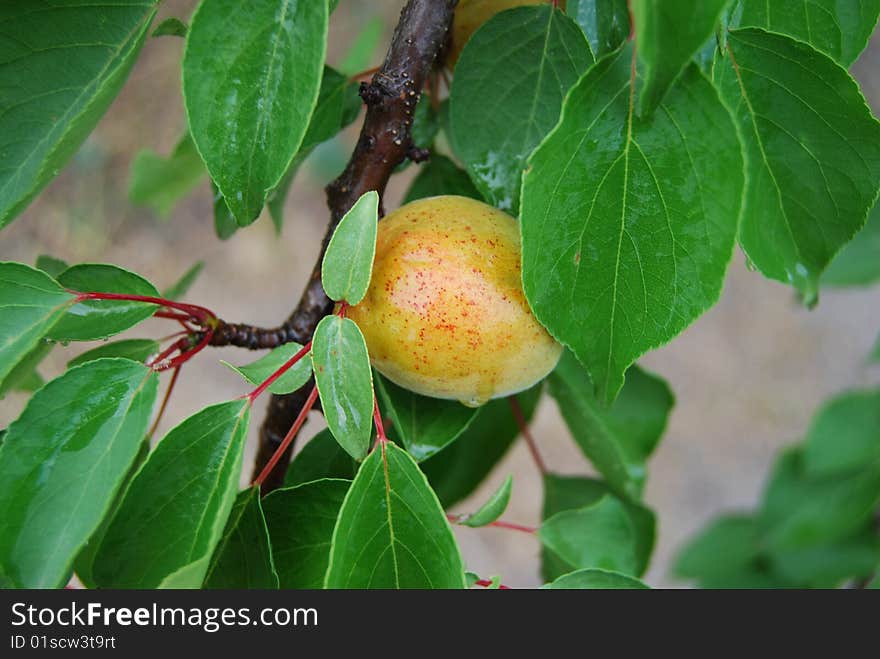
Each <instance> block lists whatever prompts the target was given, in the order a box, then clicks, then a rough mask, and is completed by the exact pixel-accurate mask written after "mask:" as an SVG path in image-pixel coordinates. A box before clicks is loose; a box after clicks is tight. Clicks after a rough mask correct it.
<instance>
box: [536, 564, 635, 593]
mask: <svg viewBox="0 0 880 659" xmlns="http://www.w3.org/2000/svg"><path fill="white" fill-rule="evenodd" d="M542 588H547V589H549V590H644V589H647V588H648V586H646V585H645V584H644V582H642V581H639V580H638V579H633V578H632V577H628V576H626V575H625V574H620V573H619V572H609V571H608V570H596V569H586V570H577V571H576V572H570V573H568V574H563V575H562V576H561V577H559V578H558V579H555V580H554V581H552V582H550V583H548V584H545V585H544V586H542Z"/></svg>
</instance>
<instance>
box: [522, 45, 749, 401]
mask: <svg viewBox="0 0 880 659" xmlns="http://www.w3.org/2000/svg"><path fill="white" fill-rule="evenodd" d="M632 63H633V51H632V47H631V46H629V47H627V48H625V49H624V50H623V51H621V52H620V53H618V54H616V55H609V56H608V57H606V58H605V59H603V60H601V61H600V62H599V63H597V64H596V66H594V67H593V68H591V69H590V71H589V72H588V73H587V74H586V75H585V76H584V77H583V78H581V80H580V81H579V82H578V83H577V85H576V86H575V87H574V88H572V90H571V93H569V95H568V97H567V98H566V101H565V108H564V109H563V113H562V119H561V120H560V122H559V124H558V125H557V127H556V129H555V130H554V131H553V132H552V133H551V134H550V135H549V136H548V137H547V139H545V140H544V142H543V143H542V144H541V146H540V147H538V149H537V150H536V151H535V153H534V154H533V155H532V157H531V158H530V160H529V163H530V166H531V168H530V170H529V171H528V173H527V174H526V176H525V177H524V181H523V204H522V213H521V221H522V240H523V288H524V289H525V292H526V296H527V297H528V300H529V303H530V304H531V307H532V310H533V311H534V312H535V315H536V316H537V318H538V320H539V321H541V323H542V324H543V325H544V326H545V327H547V329H548V330H549V331H550V333H551V334H552V335H553V336H554V337H555V338H556V339H557V340H559V341H560V342H561V343H563V344H565V345H567V346H568V347H569V348H571V349H572V351H573V352H574V353H575V355H577V357H578V359H579V360H580V361H581V363H583V364H584V366H586V367H587V370H588V371H589V373H590V375H591V377H592V380H593V383H594V385H595V387H596V391H597V395H598V397H599V399H600V400H601V401H602V403H603V404H606V405H607V404H610V403H611V401H613V400H614V397H615V396H616V395H617V392H618V391H619V390H620V387H621V386H622V385H623V376H624V372H625V371H626V369H627V368H628V367H629V366H630V365H631V364H632V363H633V361H635V359H637V358H638V357H639V356H641V355H642V354H644V353H645V352H647V351H648V350H650V349H652V348H655V347H657V346H658V345H660V344H662V343H665V342H666V341H669V340H670V339H671V338H673V337H674V336H675V335H677V334H678V333H679V332H681V331H682V330H683V329H684V328H685V327H687V326H688V325H689V324H690V323H691V322H693V320H694V319H695V318H697V316H699V315H700V314H701V313H703V312H704V311H705V310H706V309H708V308H709V307H710V306H712V305H713V304H714V303H715V302H716V301H717V299H718V296H719V294H720V292H721V285H722V282H723V281H724V275H725V272H726V269H727V265H728V263H729V261H730V257H731V254H732V251H733V245H734V239H735V236H736V228H737V220H738V217H739V211H740V205H741V201H742V186H743V175H742V171H743V165H742V157H741V154H740V146H739V143H738V140H737V136H736V130H735V127H734V125H733V123H732V121H731V118H730V115H729V113H728V111H727V109H726V108H725V107H724V105H722V103H721V101H720V100H719V98H718V95H717V93H716V91H715V90H714V89H713V88H712V85H711V84H709V82H708V81H707V80H706V79H705V78H704V77H703V75H702V74H701V73H700V71H699V69H698V68H697V67H696V66H690V67H688V69H687V70H686V71H685V72H684V74H683V75H682V76H681V78H680V79H679V81H678V83H677V84H676V85H675V86H674V87H673V88H672V90H670V92H669V94H667V96H666V97H665V99H664V101H663V102H662V103H661V106H660V108H659V109H658V111H657V112H655V113H654V115H652V116H651V117H650V118H649V119H644V120H643V119H639V118H638V117H635V116H634V108H633V105H634V97H635V89H634V88H633V85H634V84H636V82H637V81H636V80H633V79H632V73H633V69H632ZM721 172H723V175H721V174H720V173H721Z"/></svg>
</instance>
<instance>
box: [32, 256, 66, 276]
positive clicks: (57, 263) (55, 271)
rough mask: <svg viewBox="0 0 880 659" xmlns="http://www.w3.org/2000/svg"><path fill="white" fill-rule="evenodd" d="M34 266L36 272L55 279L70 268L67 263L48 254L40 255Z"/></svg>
mask: <svg viewBox="0 0 880 659" xmlns="http://www.w3.org/2000/svg"><path fill="white" fill-rule="evenodd" d="M36 266H37V270H42V271H43V272H45V273H46V274H47V275H49V276H50V277H53V278H55V277H57V276H58V275H60V274H61V273H62V272H64V271H65V270H67V269H68V268H69V267H70V265H69V264H68V263H67V261H63V260H61V259H56V258H55V257H54V256H49V255H48V254H40V255H39V256H38V257H37V263H36Z"/></svg>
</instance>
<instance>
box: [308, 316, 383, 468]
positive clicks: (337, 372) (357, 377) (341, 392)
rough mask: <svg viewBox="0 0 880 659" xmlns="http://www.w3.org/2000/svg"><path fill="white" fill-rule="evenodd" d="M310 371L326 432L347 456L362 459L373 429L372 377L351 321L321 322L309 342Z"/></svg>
mask: <svg viewBox="0 0 880 659" xmlns="http://www.w3.org/2000/svg"><path fill="white" fill-rule="evenodd" d="M312 370H313V371H314V373H315V384H317V385H318V394H319V395H320V397H321V408H322V409H323V410H324V418H325V419H326V420H327V425H328V426H329V427H330V432H332V433H333V436H334V437H335V438H336V441H337V442H339V444H340V446H342V448H344V449H345V450H346V451H347V452H348V454H349V455H351V457H353V458H354V459H355V460H362V459H363V458H364V456H365V455H366V454H367V449H369V447H370V434H371V432H372V427H373V376H372V370H371V369H370V358H369V356H368V355H367V345H366V343H364V336H363V334H361V331H360V330H359V329H358V326H357V325H356V324H355V323H354V321H352V320H349V319H348V318H340V317H339V316H325V317H324V318H323V319H321V322H320V323H318V327H317V328H316V329H315V335H314V337H313V339H312Z"/></svg>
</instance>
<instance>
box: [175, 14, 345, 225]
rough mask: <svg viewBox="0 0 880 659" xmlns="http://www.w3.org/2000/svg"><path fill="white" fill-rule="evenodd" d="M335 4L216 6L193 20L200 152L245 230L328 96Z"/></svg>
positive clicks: (191, 85)
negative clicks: (330, 9) (323, 92)
mask: <svg viewBox="0 0 880 659" xmlns="http://www.w3.org/2000/svg"><path fill="white" fill-rule="evenodd" d="M326 40H327V3H325V2H293V1H292V0H262V1H261V2H257V3H241V2H237V1H236V0H212V1H211V2H203V3H201V4H200V5H199V8H198V9H197V10H196V12H195V14H194V15H193V17H192V22H191V24H190V29H189V32H188V34H187V38H186V51H185V53H184V57H183V94H184V105H185V106H186V113H187V118H188V120H189V127H190V131H191V132H192V136H193V140H194V141H195V143H196V147H197V148H198V150H199V153H200V154H201V156H202V159H203V160H204V161H205V164H206V165H207V167H208V172H210V174H211V178H212V179H213V180H214V182H215V183H216V184H217V186H218V187H219V189H220V191H221V192H222V194H223V197H224V198H225V199H226V203H227V205H228V206H229V209H230V211H231V212H232V215H233V217H235V219H236V221H237V223H238V224H239V225H240V226H247V225H248V224H250V223H251V222H253V221H254V220H255V219H256V218H257V216H258V215H259V214H260V211H261V210H262V208H263V204H264V202H265V201H266V195H267V194H268V192H269V191H270V190H272V189H273V188H274V187H275V186H276V185H277V184H278V182H279V180H280V179H281V177H282V176H283V175H284V172H285V171H286V170H287V167H288V165H289V164H290V161H291V160H292V159H293V157H294V156H295V155H296V152H297V149H299V146H300V143H301V142H302V139H303V136H304V135H305V132H306V128H307V127H308V125H309V119H310V117H311V115H312V111H313V110H314V108H315V103H316V101H317V99H318V89H319V87H320V83H321V68H322V67H323V65H324V54H325V50H326Z"/></svg>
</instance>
